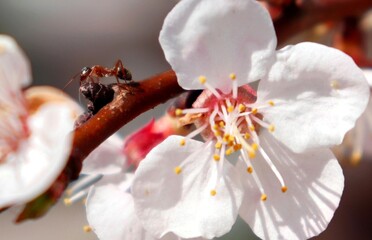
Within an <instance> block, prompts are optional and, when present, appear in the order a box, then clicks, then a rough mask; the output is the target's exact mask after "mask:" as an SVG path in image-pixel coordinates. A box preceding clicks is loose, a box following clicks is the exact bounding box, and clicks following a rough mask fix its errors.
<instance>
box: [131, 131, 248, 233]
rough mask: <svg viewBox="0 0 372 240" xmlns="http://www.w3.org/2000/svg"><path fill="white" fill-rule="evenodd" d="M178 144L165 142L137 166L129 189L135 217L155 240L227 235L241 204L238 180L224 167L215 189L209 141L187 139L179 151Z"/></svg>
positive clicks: (171, 140) (227, 165) (172, 140)
mask: <svg viewBox="0 0 372 240" xmlns="http://www.w3.org/2000/svg"><path fill="white" fill-rule="evenodd" d="M181 139H183V138H182V137H179V136H170V137H168V138H167V139H166V140H165V141H164V142H163V143H161V144H160V145H158V146H157V147H155V148H154V149H153V150H152V151H151V152H150V153H149V154H148V155H147V157H146V158H145V159H144V160H143V161H142V162H141V163H140V165H139V167H138V169H137V171H136V173H135V179H134V181H133V186H132V194H133V197H134V201H135V208H136V210H137V214H138V216H139V218H140V220H141V221H142V223H143V226H144V228H145V229H146V230H148V231H149V232H151V233H153V234H154V235H155V236H157V237H162V236H164V234H166V233H169V232H173V233H175V234H176V235H178V236H180V237H183V238H192V237H199V236H202V237H205V238H213V237H215V236H221V235H223V234H225V233H227V232H229V231H230V229H231V227H232V225H233V224H234V222H235V220H236V217H237V211H238V208H239V207H240V204H241V200H242V194H243V193H242V189H241V188H242V186H241V183H240V179H239V176H238V174H237V173H236V172H235V170H234V168H233V167H232V166H231V165H230V163H228V162H225V163H224V164H225V165H224V177H223V178H221V179H220V182H219V183H218V185H217V188H216V179H217V176H216V175H217V169H216V162H215V161H214V160H213V158H212V155H213V149H214V146H213V145H212V142H210V143H208V144H207V145H205V144H203V143H201V142H199V141H195V140H189V139H188V140H187V142H186V146H183V147H181V146H179V142H180V140H181ZM177 167H181V169H180V170H181V172H180V173H179V174H176V172H175V169H176V168H177ZM213 189H215V190H216V192H217V194H216V195H215V196H212V195H211V190H213Z"/></svg>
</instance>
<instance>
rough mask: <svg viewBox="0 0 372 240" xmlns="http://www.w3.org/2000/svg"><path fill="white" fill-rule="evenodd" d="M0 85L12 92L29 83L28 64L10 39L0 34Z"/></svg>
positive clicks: (21, 52)
mask: <svg viewBox="0 0 372 240" xmlns="http://www.w3.org/2000/svg"><path fill="white" fill-rule="evenodd" d="M0 83H1V84H3V88H4V85H5V86H7V88H10V89H12V90H17V89H21V88H22V87H25V86H27V85H29V84H30V83H31V68H30V63H29V61H28V59H27V57H26V55H25V54H24V52H23V51H22V49H21V48H20V47H19V46H18V44H17V43H16V42H15V40H14V39H13V38H12V37H9V36H7V35H1V34H0ZM0 91H1V90H0Z"/></svg>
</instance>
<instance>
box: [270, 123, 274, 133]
mask: <svg viewBox="0 0 372 240" xmlns="http://www.w3.org/2000/svg"><path fill="white" fill-rule="evenodd" d="M268 129H269V132H274V131H275V126H274V125H273V124H271V125H269V127H268Z"/></svg>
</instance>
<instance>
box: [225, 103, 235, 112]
mask: <svg viewBox="0 0 372 240" xmlns="http://www.w3.org/2000/svg"><path fill="white" fill-rule="evenodd" d="M233 111H234V106H232V105H230V106H228V108H227V112H229V113H232V112H233Z"/></svg>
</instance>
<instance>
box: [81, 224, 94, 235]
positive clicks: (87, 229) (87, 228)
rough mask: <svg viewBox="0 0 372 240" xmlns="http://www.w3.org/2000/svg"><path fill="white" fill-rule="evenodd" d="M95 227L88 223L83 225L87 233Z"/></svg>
mask: <svg viewBox="0 0 372 240" xmlns="http://www.w3.org/2000/svg"><path fill="white" fill-rule="evenodd" d="M92 230H93V229H92V227H91V226H88V225H85V226H83V231H84V232H86V233H89V232H91V231H92Z"/></svg>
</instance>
